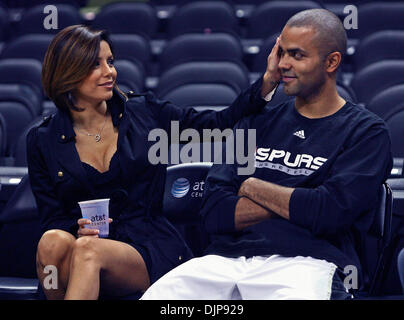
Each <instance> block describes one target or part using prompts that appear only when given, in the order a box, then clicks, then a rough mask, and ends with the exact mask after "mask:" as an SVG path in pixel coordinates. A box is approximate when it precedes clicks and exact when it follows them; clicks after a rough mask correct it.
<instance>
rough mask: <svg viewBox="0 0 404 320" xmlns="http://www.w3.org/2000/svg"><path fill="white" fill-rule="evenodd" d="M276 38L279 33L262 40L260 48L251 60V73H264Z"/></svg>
mask: <svg viewBox="0 0 404 320" xmlns="http://www.w3.org/2000/svg"><path fill="white" fill-rule="evenodd" d="M277 37H279V33H275V34H272V35H270V36H269V37H267V38H266V39H265V40H264V42H263V43H262V45H261V46H260V51H259V52H258V54H257V55H255V57H254V58H253V61H252V65H251V71H252V72H265V69H266V67H267V60H268V56H269V54H270V53H271V50H272V48H273V46H274V45H275V43H276V38H277Z"/></svg>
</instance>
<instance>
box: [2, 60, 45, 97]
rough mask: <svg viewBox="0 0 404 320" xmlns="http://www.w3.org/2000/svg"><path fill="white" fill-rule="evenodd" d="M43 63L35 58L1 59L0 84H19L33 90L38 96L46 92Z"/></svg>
mask: <svg viewBox="0 0 404 320" xmlns="http://www.w3.org/2000/svg"><path fill="white" fill-rule="evenodd" d="M41 72H42V64H41V63H40V62H39V61H37V60H34V59H2V60H0V74H1V75H7V76H6V77H4V76H3V77H0V84H19V85H22V86H27V87H29V88H31V90H33V91H34V92H35V93H36V94H37V95H38V97H43V96H44V93H43V90H42V85H41Z"/></svg>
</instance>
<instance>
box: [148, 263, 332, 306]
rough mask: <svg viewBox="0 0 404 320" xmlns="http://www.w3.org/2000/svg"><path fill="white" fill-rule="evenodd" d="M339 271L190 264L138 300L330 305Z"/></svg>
mask: <svg viewBox="0 0 404 320" xmlns="http://www.w3.org/2000/svg"><path fill="white" fill-rule="evenodd" d="M336 268H337V266H336V265H335V264H333V263H330V262H327V261H325V260H318V259H314V258H311V257H301V256H298V257H283V256H279V255H272V256H255V257H251V258H246V257H239V258H226V257H222V256H217V255H207V256H204V257H201V258H194V259H191V260H189V261H187V262H185V263H183V264H181V265H180V266H178V267H177V268H175V269H173V270H171V271H170V272H168V273H167V274H165V275H164V276H163V277H161V278H160V279H159V280H157V281H156V282H155V283H154V284H153V285H152V286H151V287H150V288H149V289H148V290H147V291H146V292H145V294H144V295H143V296H142V298H141V299H142V300H176V299H179V300H241V299H243V300H249V299H254V300H264V299H268V300H275V299H276V300H278V299H282V300H286V299H289V300H301V299H315V300H328V299H330V296H331V288H332V281H333V276H334V273H335V270H336Z"/></svg>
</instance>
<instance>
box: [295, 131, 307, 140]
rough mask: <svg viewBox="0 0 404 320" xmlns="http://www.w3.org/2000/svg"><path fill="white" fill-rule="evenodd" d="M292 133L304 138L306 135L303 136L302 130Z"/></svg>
mask: <svg viewBox="0 0 404 320" xmlns="http://www.w3.org/2000/svg"><path fill="white" fill-rule="evenodd" d="M293 135H294V136H296V137H299V138H300V139H306V137H305V136H304V130H299V131H296V132H295V133H294V134H293Z"/></svg>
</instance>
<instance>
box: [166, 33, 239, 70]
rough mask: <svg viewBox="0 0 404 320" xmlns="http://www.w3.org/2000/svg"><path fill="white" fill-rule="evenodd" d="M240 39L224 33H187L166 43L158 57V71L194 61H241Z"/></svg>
mask: <svg viewBox="0 0 404 320" xmlns="http://www.w3.org/2000/svg"><path fill="white" fill-rule="evenodd" d="M242 59H243V49H242V46H241V43H240V40H239V39H238V38H236V37H235V36H233V35H230V34H226V33H212V34H201V33H188V34H183V35H180V36H178V37H176V38H174V39H172V40H171V41H169V42H168V43H167V45H166V46H165V48H164V50H163V52H162V53H161V55H160V57H159V62H160V72H161V73H162V72H164V71H166V70H168V69H169V68H170V67H173V66H175V65H178V64H182V63H186V62H195V61H231V62H235V63H240V62H242Z"/></svg>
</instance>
